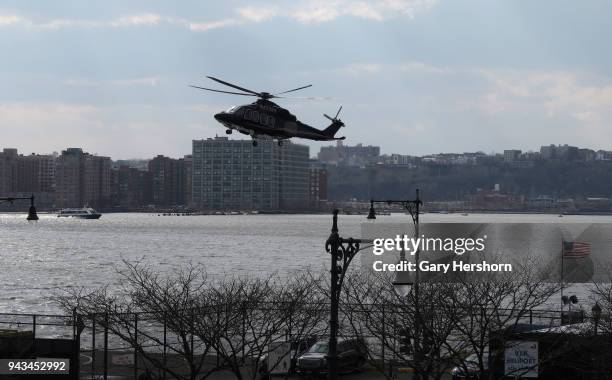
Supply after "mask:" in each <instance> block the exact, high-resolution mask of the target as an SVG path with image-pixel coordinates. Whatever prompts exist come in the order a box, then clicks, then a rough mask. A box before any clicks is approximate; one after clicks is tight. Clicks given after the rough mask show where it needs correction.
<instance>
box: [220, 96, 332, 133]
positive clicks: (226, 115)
mask: <svg viewBox="0 0 612 380" xmlns="http://www.w3.org/2000/svg"><path fill="white" fill-rule="evenodd" d="M215 119H216V120H217V121H218V122H219V123H221V124H223V125H224V126H225V127H226V128H227V129H228V130H229V131H231V130H236V131H238V132H240V133H243V134H245V135H250V136H252V137H253V138H255V137H257V136H261V135H265V136H271V137H273V138H277V139H279V140H283V139H289V138H292V137H299V138H304V139H309V140H318V141H329V140H341V139H344V138H343V137H334V135H335V133H336V132H337V131H338V129H339V128H340V127H341V126H342V125H343V124H342V123H341V122H336V121H332V124H331V125H330V126H329V127H327V128H326V129H324V130H320V129H317V128H314V127H311V126H309V125H307V124H304V123H302V122H301V121H299V120H297V118H296V117H295V116H294V115H292V114H291V113H290V112H289V111H287V110H286V109H284V108H282V107H280V106H279V105H277V104H275V103H274V102H271V101H269V100H265V99H259V100H257V101H256V102H254V103H251V104H248V105H242V106H234V107H232V108H230V109H228V110H227V111H223V112H220V113H217V114H215Z"/></svg>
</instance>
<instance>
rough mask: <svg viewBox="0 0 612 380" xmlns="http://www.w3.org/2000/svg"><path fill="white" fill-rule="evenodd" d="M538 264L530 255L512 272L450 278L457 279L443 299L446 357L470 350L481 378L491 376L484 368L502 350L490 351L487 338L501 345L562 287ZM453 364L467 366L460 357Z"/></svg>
mask: <svg viewBox="0 0 612 380" xmlns="http://www.w3.org/2000/svg"><path fill="white" fill-rule="evenodd" d="M538 268H541V266H539V265H538V261H537V260H535V259H533V258H530V259H528V260H525V261H523V263H520V264H517V265H515V266H514V269H513V270H512V271H511V272H505V273H496V274H486V273H483V274H482V275H481V276H479V278H478V279H477V280H475V279H473V278H467V277H466V276H456V277H455V278H454V279H453V280H454V281H456V282H455V283H453V284H449V285H450V286H449V287H448V289H452V291H450V292H448V293H447V294H448V296H449V297H448V298H447V300H446V302H448V304H447V308H448V311H449V312H450V315H451V316H452V319H453V323H454V331H453V334H452V335H453V339H449V340H448V342H447V344H446V347H445V349H446V350H447V351H448V352H449V353H451V355H450V357H453V358H455V359H462V358H464V357H465V356H467V355H468V354H472V355H473V357H475V358H476V360H475V361H474V363H475V364H476V365H477V367H478V373H479V376H480V378H482V379H485V378H491V379H492V378H494V374H493V373H492V371H488V366H489V362H496V361H500V360H501V355H503V351H497V350H495V351H494V350H490V347H489V344H490V342H491V339H496V340H497V343H498V346H501V347H503V346H504V343H505V342H506V341H507V339H508V336H512V334H513V332H514V331H515V330H516V327H517V325H519V324H521V323H530V324H531V323H532V320H533V311H534V310H537V309H538V308H542V307H544V306H546V305H547V303H548V302H549V300H550V299H551V297H552V296H553V295H555V294H557V292H558V291H559V290H560V289H561V284H559V283H556V282H551V280H550V279H548V278H547V276H546V275H545V273H546V271H545V270H539V269H538ZM492 333H495V336H492ZM457 364H458V365H461V366H464V370H466V371H467V370H468V368H467V367H465V366H466V363H465V362H464V361H463V360H459V361H458V362H457ZM518 375H520V374H517V376H518Z"/></svg>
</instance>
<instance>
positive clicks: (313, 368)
mask: <svg viewBox="0 0 612 380" xmlns="http://www.w3.org/2000/svg"><path fill="white" fill-rule="evenodd" d="M337 351H338V372H339V373H342V372H352V371H355V370H358V369H361V367H363V366H364V364H365V363H366V357H367V346H366V345H365V343H364V342H363V341H362V340H361V339H338V348H337ZM328 352H329V345H328V342H327V341H319V342H317V343H315V344H314V345H313V346H312V347H310V349H309V350H308V351H307V352H305V353H304V354H303V355H302V356H300V357H299V358H298V360H297V372H298V373H299V374H302V375H308V374H313V375H317V374H324V373H327V366H328V363H327V358H326V356H327V354H328Z"/></svg>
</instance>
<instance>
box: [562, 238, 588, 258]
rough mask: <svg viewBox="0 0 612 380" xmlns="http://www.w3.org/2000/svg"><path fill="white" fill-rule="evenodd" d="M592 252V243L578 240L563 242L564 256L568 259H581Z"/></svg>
mask: <svg viewBox="0 0 612 380" xmlns="http://www.w3.org/2000/svg"><path fill="white" fill-rule="evenodd" d="M590 254H591V244H589V243H580V242H577V241H564V242H563V257H564V258H567V259H580V258H583V257H587V256H588V255H590Z"/></svg>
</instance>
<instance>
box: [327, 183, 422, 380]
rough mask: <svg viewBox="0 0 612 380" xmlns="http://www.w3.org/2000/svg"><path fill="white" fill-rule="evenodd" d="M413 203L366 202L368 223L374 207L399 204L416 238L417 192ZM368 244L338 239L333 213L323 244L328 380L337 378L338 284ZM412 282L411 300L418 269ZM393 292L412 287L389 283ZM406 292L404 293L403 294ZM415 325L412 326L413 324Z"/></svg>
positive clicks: (336, 218) (418, 204)
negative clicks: (326, 279)
mask: <svg viewBox="0 0 612 380" xmlns="http://www.w3.org/2000/svg"><path fill="white" fill-rule="evenodd" d="M416 195H417V198H416V200H405V201H395V200H388V201H375V200H371V201H370V212H369V214H368V219H376V212H375V210H374V203H387V204H401V205H402V206H404V207H405V208H406V210H407V211H408V212H409V213H410V215H411V217H412V221H413V223H414V225H415V234H416V236H418V234H419V228H418V225H419V209H420V206H421V204H422V202H421V200H420V198H419V190H418V189H417V192H416ZM366 242H367V243H370V241H366V240H362V239H353V238H348V239H345V238H342V237H340V234H339V232H338V210H337V209H336V210H334V211H333V222H332V229H331V234H330V235H329V238H328V239H327V241H326V242H325V250H326V251H327V252H328V253H330V256H331V265H330V273H331V284H330V285H331V286H330V293H331V294H330V317H329V346H328V354H327V364H328V373H329V379H330V380H336V378H337V376H338V351H337V345H338V309H339V304H340V293H341V291H342V282H343V281H344V277H345V275H346V271H347V269H348V266H349V265H350V263H351V261H352V260H353V258H354V257H355V255H356V254H357V253H358V252H359V251H360V250H362V249H363V248H365V247H361V244H362V243H366ZM418 255H419V251H418V250H417V252H416V256H415V257H416V260H417V265H418ZM416 273H417V276H416V280H417V281H416V282H415V284H414V285H415V297H416V296H417V294H418V291H417V288H418V286H417V283H418V269H417V272H416ZM393 285H394V287H395V290H396V292H398V293H400V292H403V291H404V290H405V289H406V288H408V289H409V287H410V286H412V283H407V282H399V281H394V283H393ZM407 293H408V292H406V294H407ZM415 324H416V323H415Z"/></svg>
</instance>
